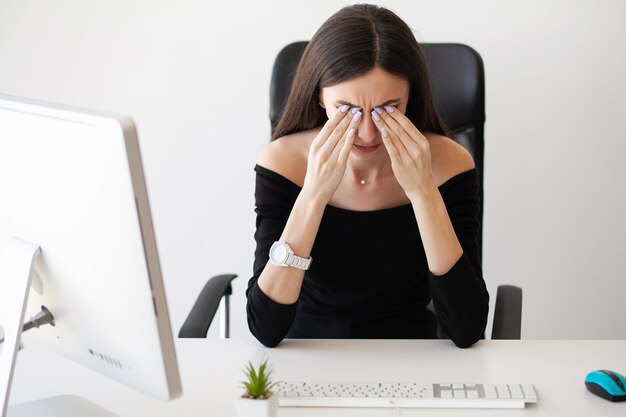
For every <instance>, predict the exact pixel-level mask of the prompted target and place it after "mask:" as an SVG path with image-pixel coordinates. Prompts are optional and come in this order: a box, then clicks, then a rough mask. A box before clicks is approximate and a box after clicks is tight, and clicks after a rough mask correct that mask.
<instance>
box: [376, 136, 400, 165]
mask: <svg viewBox="0 0 626 417" xmlns="http://www.w3.org/2000/svg"><path fill="white" fill-rule="evenodd" d="M380 136H381V137H382V138H383V145H385V148H386V149H387V153H388V154H389V158H391V164H392V165H395V164H399V163H401V162H402V156H401V154H400V150H399V149H398V147H397V146H396V144H395V143H394V141H393V140H391V137H390V136H389V132H388V131H387V129H386V128H384V127H382V128H381V131H380Z"/></svg>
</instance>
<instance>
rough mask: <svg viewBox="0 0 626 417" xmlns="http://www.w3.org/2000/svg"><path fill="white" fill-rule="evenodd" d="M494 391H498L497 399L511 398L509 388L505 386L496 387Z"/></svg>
mask: <svg viewBox="0 0 626 417" xmlns="http://www.w3.org/2000/svg"><path fill="white" fill-rule="evenodd" d="M496 390H497V391H498V398H506V399H509V398H511V393H510V392H509V387H508V386H507V385H505V384H499V385H496Z"/></svg>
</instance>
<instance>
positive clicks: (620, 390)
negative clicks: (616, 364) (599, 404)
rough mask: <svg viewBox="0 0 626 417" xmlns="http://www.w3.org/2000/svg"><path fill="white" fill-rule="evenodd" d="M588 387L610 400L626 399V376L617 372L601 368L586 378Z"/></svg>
mask: <svg viewBox="0 0 626 417" xmlns="http://www.w3.org/2000/svg"><path fill="white" fill-rule="evenodd" d="M585 386H586V387H587V389H588V390H589V391H590V392H592V393H594V394H596V395H597V396H598V397H602V398H604V399H606V400H609V401H626V378H624V377H623V376H622V375H620V374H618V373H617V372H613V371H607V370H599V371H593V372H589V374H587V377H586V378H585Z"/></svg>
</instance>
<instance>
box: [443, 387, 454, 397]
mask: <svg viewBox="0 0 626 417" xmlns="http://www.w3.org/2000/svg"><path fill="white" fill-rule="evenodd" d="M441 398H452V390H449V389H442V390H441Z"/></svg>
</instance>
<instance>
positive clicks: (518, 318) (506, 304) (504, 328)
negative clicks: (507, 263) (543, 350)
mask: <svg viewBox="0 0 626 417" xmlns="http://www.w3.org/2000/svg"><path fill="white" fill-rule="evenodd" d="M521 332H522V289H521V288H519V287H515V286H513V285H500V286H498V294H497V295H496V307H495V313H494V315H493V328H492V332H491V338H492V339H515V340H519V339H520V337H521Z"/></svg>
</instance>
